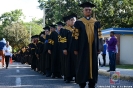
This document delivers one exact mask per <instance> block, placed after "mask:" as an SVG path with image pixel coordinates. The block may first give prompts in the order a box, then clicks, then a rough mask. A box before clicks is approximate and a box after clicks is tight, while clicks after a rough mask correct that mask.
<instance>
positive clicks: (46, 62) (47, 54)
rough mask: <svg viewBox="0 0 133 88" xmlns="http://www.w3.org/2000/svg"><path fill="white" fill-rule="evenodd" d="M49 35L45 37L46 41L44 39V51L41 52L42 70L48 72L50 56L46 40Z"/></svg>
mask: <svg viewBox="0 0 133 88" xmlns="http://www.w3.org/2000/svg"><path fill="white" fill-rule="evenodd" d="M49 37H50V35H46V39H45V43H44V50H43V57H44V58H45V59H44V63H45V64H44V65H45V66H44V67H45V69H44V70H49V71H51V58H50V54H49V53H48V45H49V44H48V40H49Z"/></svg>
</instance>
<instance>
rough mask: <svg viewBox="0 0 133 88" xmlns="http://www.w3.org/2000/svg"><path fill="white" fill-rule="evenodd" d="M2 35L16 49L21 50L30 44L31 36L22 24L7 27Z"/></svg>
mask: <svg viewBox="0 0 133 88" xmlns="http://www.w3.org/2000/svg"><path fill="white" fill-rule="evenodd" d="M7 31H8V32H7ZM2 34H3V35H2V37H4V38H5V37H6V40H7V41H9V42H10V44H11V46H12V47H13V48H14V49H20V48H21V47H22V46H26V45H28V44H29V34H28V31H27V30H26V28H25V26H24V25H23V24H22V23H19V22H17V23H13V24H11V25H9V26H7V27H5V28H4V30H2Z"/></svg>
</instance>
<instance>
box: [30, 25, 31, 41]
mask: <svg viewBox="0 0 133 88" xmlns="http://www.w3.org/2000/svg"><path fill="white" fill-rule="evenodd" d="M30 42H31V24H30Z"/></svg>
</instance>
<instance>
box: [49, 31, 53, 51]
mask: <svg viewBox="0 0 133 88" xmlns="http://www.w3.org/2000/svg"><path fill="white" fill-rule="evenodd" d="M52 36H53V34H52V33H51V34H50V36H49V39H48V50H51V48H52V45H53V44H54V41H53V40H52Z"/></svg>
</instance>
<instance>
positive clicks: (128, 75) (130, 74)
mask: <svg viewBox="0 0 133 88" xmlns="http://www.w3.org/2000/svg"><path fill="white" fill-rule="evenodd" d="M108 69H109V67H99V74H100V75H106V76H109V75H110V73H109V72H107V70H108ZM116 71H119V72H120V78H121V79H122V80H128V81H133V69H122V68H116Z"/></svg>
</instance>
